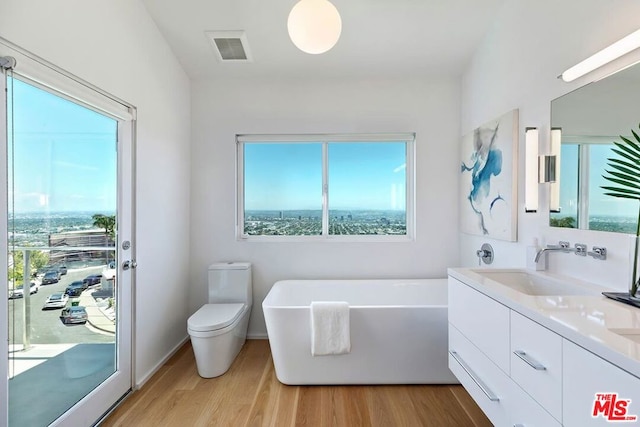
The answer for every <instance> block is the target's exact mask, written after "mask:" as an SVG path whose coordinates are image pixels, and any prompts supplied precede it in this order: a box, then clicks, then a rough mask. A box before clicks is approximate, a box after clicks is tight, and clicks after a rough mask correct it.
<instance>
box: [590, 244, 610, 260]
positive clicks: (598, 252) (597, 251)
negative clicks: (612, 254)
mask: <svg viewBox="0 0 640 427" xmlns="http://www.w3.org/2000/svg"><path fill="white" fill-rule="evenodd" d="M587 255H589V256H591V257H593V258H594V259H599V260H602V261H604V260H606V259H607V248H605V247H601V246H594V247H593V252H591V251H590V252H587Z"/></svg>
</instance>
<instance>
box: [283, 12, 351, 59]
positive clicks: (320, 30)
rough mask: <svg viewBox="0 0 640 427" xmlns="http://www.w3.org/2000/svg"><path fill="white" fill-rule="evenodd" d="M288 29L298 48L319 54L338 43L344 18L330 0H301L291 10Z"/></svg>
mask: <svg viewBox="0 0 640 427" xmlns="http://www.w3.org/2000/svg"><path fill="white" fill-rule="evenodd" d="M287 29H288V31H289V37H290V38H291V41H292V42H293V44H294V45H296V47H297V48H298V49H300V50H301V51H303V52H306V53H310V54H314V55H317V54H320V53H325V52H326V51H328V50H329V49H331V48H332V47H333V46H335V44H336V43H338V39H339V38H340V33H341V32H342V19H341V18H340V13H338V9H336V7H335V6H334V5H333V4H332V3H331V2H329V1H328V0H300V1H299V2H298V3H296V4H295V5H294V6H293V9H291V12H289V18H288V20H287Z"/></svg>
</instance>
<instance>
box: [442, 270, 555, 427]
mask: <svg viewBox="0 0 640 427" xmlns="http://www.w3.org/2000/svg"><path fill="white" fill-rule="evenodd" d="M511 316H512V312H511V310H510V309H509V308H508V307H506V306H505V305H503V304H501V303H499V302H497V301H495V300H493V299H491V298H489V297H487V296H485V295H483V294H482V293H480V292H478V291H477V290H475V289H472V288H471V287H469V286H467V285H465V284H463V283H462V282H460V281H458V280H456V279H454V278H452V277H449V368H450V369H451V371H452V372H453V373H454V375H455V376H456V377H457V378H458V380H460V382H461V383H462V385H463V386H464V387H465V389H466V390H467V391H468V392H469V394H470V395H471V396H472V397H473V399H474V400H475V401H476V403H477V404H478V406H479V407H480V408H481V409H482V410H483V411H484V413H485V414H486V415H487V417H488V418H489V419H490V420H491V422H492V423H493V424H494V425H496V426H514V425H522V426H527V427H532V426H540V427H554V426H560V423H559V422H558V421H557V420H556V419H554V418H553V416H552V415H551V414H550V412H549V410H548V409H545V408H543V407H542V406H541V405H540V404H539V403H538V402H536V400H535V399H532V398H531V397H530V396H529V395H528V394H527V392H525V390H526V389H525V388H524V387H523V386H522V385H520V384H518V383H517V382H516V381H514V379H513V378H512V375H511V376H510V372H511V369H513V362H512V357H511V354H512V352H511V346H510V342H511V333H512V331H511V326H510V325H511ZM531 328H532V326H531V325H528V324H525V325H524V326H519V329H518V330H519V331H521V332H522V333H525V334H528V336H530V337H531V336H534V335H535V336H541V335H543V334H541V333H540V332H539V331H536V333H535V334H534V333H532V332H531V330H530V329H531ZM523 338H524V339H525V341H526V337H523ZM544 338H547V337H544ZM542 341H543V342H544V341H545V340H544V339H542ZM535 343H538V341H535ZM519 348H524V349H525V351H527V352H530V354H532V355H544V357H540V359H541V361H542V362H544V363H547V364H548V365H549V366H552V365H553V366H554V370H553V376H554V379H555V376H556V375H557V372H556V370H555V366H556V365H555V361H554V362H553V363H551V362H550V359H549V358H547V356H546V355H547V353H548V351H547V350H544V351H537V350H535V351H534V350H533V348H532V347H531V346H530V345H527V346H520V347H519ZM558 350H560V348H558ZM557 356H558V357H560V356H561V353H560V351H559V352H558V355H557ZM514 357H515V356H514ZM525 357H526V356H525ZM519 360H521V359H519ZM522 363H525V362H524V361H523V362H522ZM527 366H528V365H527ZM529 369H530V370H531V371H535V369H533V368H531V367H529ZM520 371H521V370H520V368H519V367H518V368H517V372H518V377H519V378H522V379H523V382H524V384H525V386H529V385H530V384H533V385H531V386H530V387H531V388H532V390H533V391H534V393H538V394H540V395H544V393H545V391H546V392H547V393H548V392H549V390H545V387H546V385H547V384H546V383H545V380H544V379H543V380H542V381H539V380H537V379H536V376H535V375H536V374H537V375H539V374H538V373H537V372H536V373H534V374H533V378H532V379H531V374H530V373H528V372H526V371H523V373H521V372H520ZM546 377H548V375H547V376H546ZM546 377H545V378H546ZM547 382H548V380H547ZM560 392H561V389H560V387H559V384H558V389H557V394H558V395H559V394H560ZM543 400H544V399H543Z"/></svg>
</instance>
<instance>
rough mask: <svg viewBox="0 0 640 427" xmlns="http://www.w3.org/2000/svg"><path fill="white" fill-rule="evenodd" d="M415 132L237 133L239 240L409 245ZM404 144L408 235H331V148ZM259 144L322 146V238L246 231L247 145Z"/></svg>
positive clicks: (412, 229) (412, 225)
mask: <svg viewBox="0 0 640 427" xmlns="http://www.w3.org/2000/svg"><path fill="white" fill-rule="evenodd" d="M415 139H416V134H415V133H376V134H236V192H235V193H236V203H235V206H236V215H235V218H236V224H235V228H236V230H235V231H236V233H235V234H236V239H237V240H238V241H251V242H260V241H262V242H278V241H283V242H320V241H327V242H387V243H388V242H407V241H414V240H415V205H416V203H415ZM390 142H403V143H404V144H405V160H406V169H405V174H406V175H405V176H406V185H405V193H406V194H405V200H406V206H405V216H406V218H405V221H406V230H407V232H406V234H402V235H344V234H342V235H332V234H329V233H328V231H329V192H330V189H329V187H328V182H329V164H328V156H329V154H328V147H329V145H330V144H340V143H365V144H366V143H390ZM246 143H250V144H260V143H319V144H322V180H323V183H322V229H323V233H322V234H321V235H314V236H305V235H287V236H264V235H263V236H256V235H249V234H245V232H244V219H245V215H244V214H245V211H244V200H245V192H244V191H245V188H244V145H245V144H246Z"/></svg>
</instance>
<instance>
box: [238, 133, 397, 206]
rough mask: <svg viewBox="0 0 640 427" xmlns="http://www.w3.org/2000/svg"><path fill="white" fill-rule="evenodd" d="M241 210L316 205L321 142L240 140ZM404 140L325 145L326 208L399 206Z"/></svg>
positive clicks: (319, 197)
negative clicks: (242, 196)
mask: <svg viewBox="0 0 640 427" xmlns="http://www.w3.org/2000/svg"><path fill="white" fill-rule="evenodd" d="M244 147H245V151H244V161H245V167H244V171H245V177H244V181H245V209H246V210H295V209H315V210H320V209H322V144H321V143H294V144H291V143H289V144H277V143H258V144H250V143H246V144H245V146H244ZM405 152H406V146H405V144H404V143H369V144H362V143H334V144H330V145H329V209H346V210H349V209H351V210H360V209H372V210H373V209H375V210H396V209H399V210H404V209H405V203H406V200H405V195H406V190H405V181H406V170H405V156H406V155H405Z"/></svg>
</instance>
